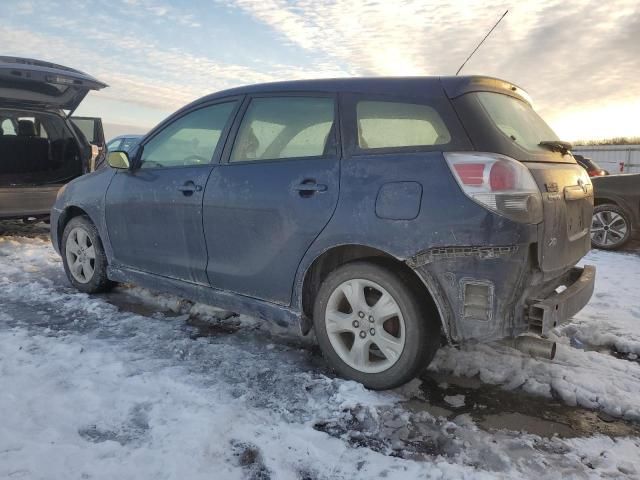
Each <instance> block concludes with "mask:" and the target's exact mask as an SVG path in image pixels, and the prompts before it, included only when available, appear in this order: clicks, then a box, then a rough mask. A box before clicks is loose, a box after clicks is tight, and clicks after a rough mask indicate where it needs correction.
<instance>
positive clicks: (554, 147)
mask: <svg viewBox="0 0 640 480" xmlns="http://www.w3.org/2000/svg"><path fill="white" fill-rule="evenodd" d="M538 145H540V146H541V147H544V148H548V149H549V150H551V151H552V152H560V153H562V154H563V155H564V154H565V153H569V150H571V149H572V148H573V145H571V144H570V143H569V142H563V141H562V140H543V141H542V142H540V143H539V144H538Z"/></svg>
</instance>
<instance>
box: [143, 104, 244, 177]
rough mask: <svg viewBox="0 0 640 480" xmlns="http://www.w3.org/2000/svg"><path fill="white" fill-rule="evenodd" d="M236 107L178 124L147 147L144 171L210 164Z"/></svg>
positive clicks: (217, 108)
mask: <svg viewBox="0 0 640 480" xmlns="http://www.w3.org/2000/svg"><path fill="white" fill-rule="evenodd" d="M235 103H236V102H228V103H221V104H217V105H211V106H209V107H204V108H200V109H198V110H195V111H193V112H189V113H187V114H186V115H184V116H182V117H180V118H178V119H177V120H175V121H174V122H173V123H171V124H170V125H169V126H167V127H165V129H164V130H162V131H161V132H160V133H159V134H157V135H156V136H155V137H153V138H152V139H151V140H150V141H149V142H148V143H147V144H145V146H144V150H143V152H142V159H141V165H140V168H157V167H183V166H191V165H203V164H208V163H210V162H211V159H212V158H213V153H214V152H215V150H216V147H217V145H218V141H219V140H220V136H221V135H222V131H223V130H224V128H225V126H226V125H227V122H228V121H229V117H230V116H231V112H233V109H234V107H235Z"/></svg>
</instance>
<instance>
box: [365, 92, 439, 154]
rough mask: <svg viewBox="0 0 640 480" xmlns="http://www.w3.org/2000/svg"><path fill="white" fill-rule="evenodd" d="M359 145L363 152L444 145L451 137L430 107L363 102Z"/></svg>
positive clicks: (411, 104) (436, 113) (385, 102)
mask: <svg viewBox="0 0 640 480" xmlns="http://www.w3.org/2000/svg"><path fill="white" fill-rule="evenodd" d="M356 116H357V122H358V146H359V147H360V148H361V149H363V150H367V149H374V148H402V147H421V146H422V147H424V146H426V147H429V146H434V145H444V144H447V143H449V142H450V141H451V135H450V133H449V130H448V129H447V127H446V125H445V124H444V121H443V120H442V117H441V116H440V114H439V113H438V112H437V111H436V110H435V109H434V108H433V107H430V106H428V105H421V104H415V103H400V102H387V101H368V100H364V101H360V102H358V103H357V105H356Z"/></svg>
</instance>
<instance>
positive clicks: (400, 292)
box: [313, 261, 440, 390]
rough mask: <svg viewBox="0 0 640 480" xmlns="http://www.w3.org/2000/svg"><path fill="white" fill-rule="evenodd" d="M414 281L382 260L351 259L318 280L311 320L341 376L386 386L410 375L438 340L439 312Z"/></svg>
mask: <svg viewBox="0 0 640 480" xmlns="http://www.w3.org/2000/svg"><path fill="white" fill-rule="evenodd" d="M420 293H422V295H426V293H425V292H419V291H418V289H417V288H416V287H415V286H414V285H413V284H412V282H411V281H410V280H409V279H408V278H405V276H403V275H399V274H398V273H396V272H394V271H393V270H391V269H389V268H387V267H386V266H384V265H381V264H377V263H370V262H362V261H360V262H353V263H348V264H346V265H343V266H342V267H339V268H338V269H337V270H335V271H333V272H332V273H331V274H329V275H328V276H327V278H326V279H325V280H324V282H323V283H322V285H321V287H320V290H319V292H318V295H317V297H316V301H315V307H314V313H313V317H314V318H313V321H314V328H315V332H316V337H317V339H318V343H319V344H320V348H321V349H322V352H323V354H324V356H325V358H326V359H327V361H328V363H329V364H330V366H331V367H333V368H334V369H335V370H336V371H337V372H338V373H339V374H340V375H342V376H343V377H346V378H349V379H353V380H356V381H358V382H360V383H362V384H363V385H365V386H366V387H368V388H373V389H380V390H382V389H388V388H393V387H397V386H399V385H402V384H403V383H406V382H408V381H409V380H411V379H412V378H414V377H415V376H416V375H417V374H418V373H419V372H420V370H422V369H423V368H425V367H426V366H427V365H428V364H429V362H430V361H431V360H432V359H433V356H434V355H435V353H436V351H437V349H438V346H439V344H440V326H439V320H438V318H437V315H435V313H434V312H432V311H431V309H430V308H429V307H428V304H427V302H425V301H423V300H424V298H420Z"/></svg>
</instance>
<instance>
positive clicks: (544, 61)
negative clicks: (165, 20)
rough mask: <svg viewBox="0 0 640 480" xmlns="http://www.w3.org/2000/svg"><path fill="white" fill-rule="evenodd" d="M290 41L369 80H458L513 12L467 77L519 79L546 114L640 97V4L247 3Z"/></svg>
mask: <svg viewBox="0 0 640 480" xmlns="http://www.w3.org/2000/svg"><path fill="white" fill-rule="evenodd" d="M228 5H229V6H230V7H231V6H235V8H240V9H242V10H243V11H244V12H246V13H248V14H249V15H251V16H252V17H254V18H255V19H257V20H258V21H260V22H262V23H264V24H266V25H268V26H269V27H270V28H272V29H273V30H274V31H275V32H277V33H278V34H279V35H281V37H282V38H283V40H284V41H285V42H287V43H290V44H293V45H296V46H298V47H300V48H303V49H305V50H307V51H309V52H313V54H315V55H322V56H324V57H325V59H326V61H329V60H330V59H334V60H335V61H339V62H343V63H345V64H346V65H349V66H350V67H351V68H352V69H353V70H355V71H357V72H358V73H360V74H375V75H446V74H453V73H454V72H455V71H456V70H457V68H458V66H459V65H460V64H461V63H462V61H463V60H464V58H465V57H466V56H467V55H468V53H470V52H471V50H472V49H473V48H474V46H475V45H476V44H477V42H478V41H479V40H480V39H481V38H482V36H483V35H484V34H485V33H486V32H487V31H488V30H489V28H490V27H491V26H492V25H493V24H494V23H495V21H496V20H497V19H498V18H499V17H500V15H501V14H502V13H503V12H504V10H505V9H507V8H509V9H510V13H509V14H508V15H507V17H506V18H505V19H504V20H503V22H502V24H501V25H500V26H499V27H498V28H497V29H496V31H495V32H494V34H493V35H492V37H490V38H489V40H488V41H487V42H486V43H485V44H484V45H483V46H482V47H481V49H480V50H479V51H478V53H477V54H476V55H475V57H474V58H472V60H471V61H470V62H469V63H468V64H467V66H466V67H465V70H464V71H463V72H462V73H463V74H471V73H477V74H487V75H493V76H498V77H502V78H506V79H508V80H510V81H513V82H515V83H517V84H519V85H520V86H522V87H523V88H525V89H526V90H528V91H529V93H530V94H531V95H532V96H533V98H534V100H535V101H536V103H537V105H538V106H539V108H540V110H541V111H542V113H543V114H546V115H548V116H550V117H557V116H559V115H562V113H563V111H564V110H566V109H575V108H582V107H585V106H588V107H594V106H597V105H598V104H605V103H608V102H615V101H620V100H624V99H625V98H629V99H630V98H638V97H639V96H640V82H638V81H636V77H637V73H638V72H639V71H640V3H638V2H637V1H636V0H615V1H610V2H601V1H595V0H593V1H576V0H569V1H564V0H543V1H540V2H505V1H503V2H496V3H494V4H492V5H491V6H487V4H486V2H484V1H475V0H472V1H467V2H447V3H445V2H423V1H413V0H409V1H406V2H402V3H400V2H390V1H386V0H368V1H367V2H357V1H352V0H303V1H301V2H296V3H295V4H294V3H291V2H288V1H285V0H237V1H234V2H229V3H228Z"/></svg>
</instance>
